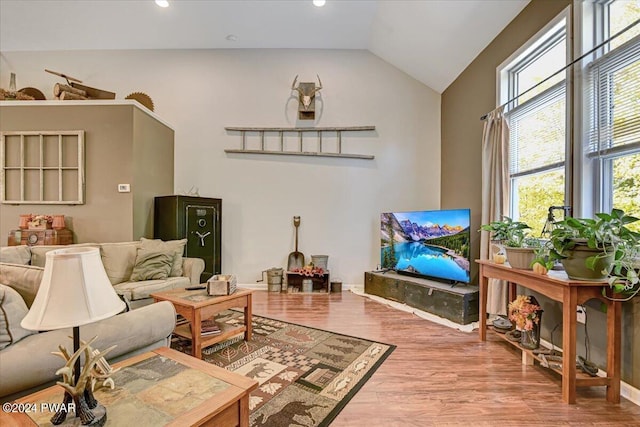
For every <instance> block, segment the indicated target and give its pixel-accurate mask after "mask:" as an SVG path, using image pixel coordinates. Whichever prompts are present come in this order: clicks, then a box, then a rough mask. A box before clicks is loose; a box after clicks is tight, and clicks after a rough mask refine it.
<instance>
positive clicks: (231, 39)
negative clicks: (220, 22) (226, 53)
mask: <svg viewBox="0 0 640 427" xmlns="http://www.w3.org/2000/svg"><path fill="white" fill-rule="evenodd" d="M225 39H227V40H228V41H230V42H235V41H237V40H238V36H236V35H235V34H229V35H228V36H227V37H225Z"/></svg>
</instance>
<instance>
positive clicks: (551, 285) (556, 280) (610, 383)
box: [476, 260, 622, 403]
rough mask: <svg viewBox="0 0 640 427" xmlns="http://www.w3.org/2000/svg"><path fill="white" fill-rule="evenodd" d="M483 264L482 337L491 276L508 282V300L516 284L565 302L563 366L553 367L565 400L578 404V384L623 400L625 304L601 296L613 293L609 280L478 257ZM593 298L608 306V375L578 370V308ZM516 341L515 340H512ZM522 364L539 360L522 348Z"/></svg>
mask: <svg viewBox="0 0 640 427" xmlns="http://www.w3.org/2000/svg"><path fill="white" fill-rule="evenodd" d="M476 262H477V263H478V265H479V266H480V307H479V310H480V325H479V330H478V333H479V334H480V339H481V340H482V341H485V340H486V338H487V319H486V311H487V293H488V290H489V279H499V280H505V281H507V282H508V283H509V301H513V300H514V299H515V297H516V295H515V294H516V284H517V285H520V286H523V287H525V288H527V289H531V290H532V291H536V292H539V293H541V294H542V295H544V296H546V297H548V298H550V299H552V300H554V301H558V302H561V303H562V369H552V370H554V371H556V372H557V373H558V374H560V375H561V376H562V400H563V401H564V402H565V403H576V387H591V386H606V387H607V401H608V402H611V403H620V366H621V355H620V346H621V341H622V338H621V336H622V332H621V325H622V304H621V303H620V301H619V300H616V301H612V300H611V299H609V298H605V297H603V296H602V290H603V289H605V290H607V291H608V292H609V293H610V289H608V288H609V287H608V285H607V282H596V281H585V280H574V279H569V278H568V277H567V275H566V273H565V272H558V271H549V273H548V274H546V275H541V274H536V273H534V272H533V271H531V270H520V269H517V268H511V267H510V266H508V265H505V264H496V263H494V262H492V261H488V260H476ZM590 299H597V300H600V301H601V302H602V303H604V305H605V306H606V308H607V375H606V377H590V376H588V375H586V374H582V373H579V372H577V369H576V357H577V352H576V336H577V315H576V307H577V306H578V305H581V304H584V303H585V302H586V301H588V300H590ZM511 344H513V343H511ZM522 351H523V355H522V362H523V364H527V365H533V363H534V360H538V361H539V360H540V357H539V356H536V355H534V354H533V353H532V352H531V351H530V350H526V349H522Z"/></svg>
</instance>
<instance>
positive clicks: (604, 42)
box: [480, 19, 640, 121]
mask: <svg viewBox="0 0 640 427" xmlns="http://www.w3.org/2000/svg"><path fill="white" fill-rule="evenodd" d="M638 23H640V19H637V20H635V21H634V22H632V23H631V24H629V25H627V26H626V27H624V28H623V29H622V30H620V31H618V32H617V33H616V34H614V35H613V36H611V37H609V38H608V39H607V40H605V41H603V42H602V43H599V44H597V45H596V46H595V47H593V49H591V50H589V51H587V52H585V53H583V54H582V55H581V56H580V57H578V58H577V59H574V60H573V61H571V62H570V63H568V64H567V65H565V66H564V67H562V68H561V69H559V70H558V71H556V72H555V73H553V74H551V75H550V76H549V77H547V78H546V79H544V80H542V81H541V82H538V83H536V84H535V85H534V86H531V87H530V88H529V89H527V90H525V91H524V92H522V93H521V94H519V95H517V96H514V97H513V98H511V99H510V100H508V101H507V102H505V103H504V104H501V105H499V106H498V107H496V108H494V109H493V110H491V111H490V112H489V113H492V112H494V111H496V110H497V109H498V108H501V107H504V106H506V105H508V104H510V103H511V102H513V101H515V100H516V99H518V98H520V97H521V96H523V95H526V94H527V93H529V92H531V91H532V90H533V89H535V88H537V87H538V86H540V85H541V84H543V83H545V82H546V81H548V80H549V79H551V78H552V77H554V76H555V75H556V74H558V73H560V72H562V71H564V70H566V69H567V68H569V67H571V66H572V65H574V64H575V63H576V62H578V61H581V60H583V59H584V58H585V57H586V56H588V55H590V54H592V53H593V52H595V51H596V50H598V49H600V48H601V47H602V46H604V45H605V44H607V43H609V42H611V40H613V39H615V38H616V37H618V36H619V35H622V34H624V33H625V32H627V31H628V30H630V29H631V28H633V27H635V26H636V25H637V24H638ZM489 113H487V114H485V115H484V116H482V117H480V120H481V121H482V120H485V119H486V118H487V117H488V116H489Z"/></svg>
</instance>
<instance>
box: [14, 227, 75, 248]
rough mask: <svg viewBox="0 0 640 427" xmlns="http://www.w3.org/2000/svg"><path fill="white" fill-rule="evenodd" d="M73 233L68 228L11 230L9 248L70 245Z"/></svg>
mask: <svg viewBox="0 0 640 427" xmlns="http://www.w3.org/2000/svg"><path fill="white" fill-rule="evenodd" d="M72 243H73V233H72V232H71V230H69V229H68V228H63V229H60V230H53V229H45V230H11V232H9V241H8V242H7V244H8V246H18V245H29V246H33V245H70V244H72Z"/></svg>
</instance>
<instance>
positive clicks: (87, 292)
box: [21, 247, 125, 425]
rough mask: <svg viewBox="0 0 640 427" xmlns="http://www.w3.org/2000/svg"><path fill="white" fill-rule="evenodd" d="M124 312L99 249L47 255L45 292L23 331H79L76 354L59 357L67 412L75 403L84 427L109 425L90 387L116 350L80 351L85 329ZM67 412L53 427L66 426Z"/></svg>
mask: <svg viewBox="0 0 640 427" xmlns="http://www.w3.org/2000/svg"><path fill="white" fill-rule="evenodd" d="M124 308H125V304H124V302H123V301H122V300H120V298H119V297H118V295H117V294H116V292H115V290H114V289H113V285H112V284H111V282H110V281H109V278H108V277H107V273H106V272H105V270H104V266H103V264H102V259H101V258H100V250H99V249H97V248H93V247H81V248H77V247H76V248H65V249H57V250H53V251H49V252H47V258H46V263H45V266H44V273H43V276H42V282H41V283H40V288H39V289H38V293H37V295H36V297H35V299H34V301H33V304H32V305H31V308H30V309H29V312H28V313H27V315H26V316H25V318H24V319H23V320H22V323H21V325H22V327H23V328H25V329H30V330H36V331H42V330H52V329H62V328H69V327H73V350H74V354H73V355H69V354H68V353H67V351H66V349H65V348H64V347H63V346H59V349H60V353H55V354H58V355H60V356H62V357H63V358H65V359H66V360H67V365H66V366H65V367H64V368H61V369H60V370H58V372H57V373H60V374H62V375H63V381H61V382H58V384H59V385H61V386H62V387H63V388H64V389H65V396H64V404H65V405H63V406H65V407H67V406H68V405H69V404H70V403H71V402H72V401H73V402H74V403H75V414H76V417H80V419H81V423H82V424H83V425H103V424H104V422H105V421H106V409H105V408H104V407H103V406H102V405H98V402H97V401H96V400H95V399H94V398H93V393H92V392H91V387H87V385H88V383H89V381H90V378H89V377H90V375H91V372H90V371H91V369H92V368H93V365H95V363H96V362H97V360H98V359H99V358H100V357H102V356H103V355H104V354H106V352H107V351H109V350H111V349H112V348H113V347H111V348H109V349H107V350H105V351H103V352H102V353H99V352H98V353H97V354H92V352H91V351H88V349H90V347H89V345H90V344H91V342H93V340H91V341H89V342H87V343H85V342H83V345H82V346H80V326H81V325H86V324H88V323H93V322H97V321H98V320H102V319H106V318H109V317H112V316H114V315H116V314H118V313H120V312H121V311H123V310H124ZM94 340H95V337H94ZM83 352H84V355H85V357H84V367H83V369H82V372H81V370H80V355H81V354H82V353H83ZM62 409H63V410H61V411H58V412H57V413H56V414H55V415H54V416H53V417H52V419H51V422H52V423H53V424H60V423H62V422H63V421H64V420H65V416H66V412H67V410H68V408H62Z"/></svg>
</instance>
